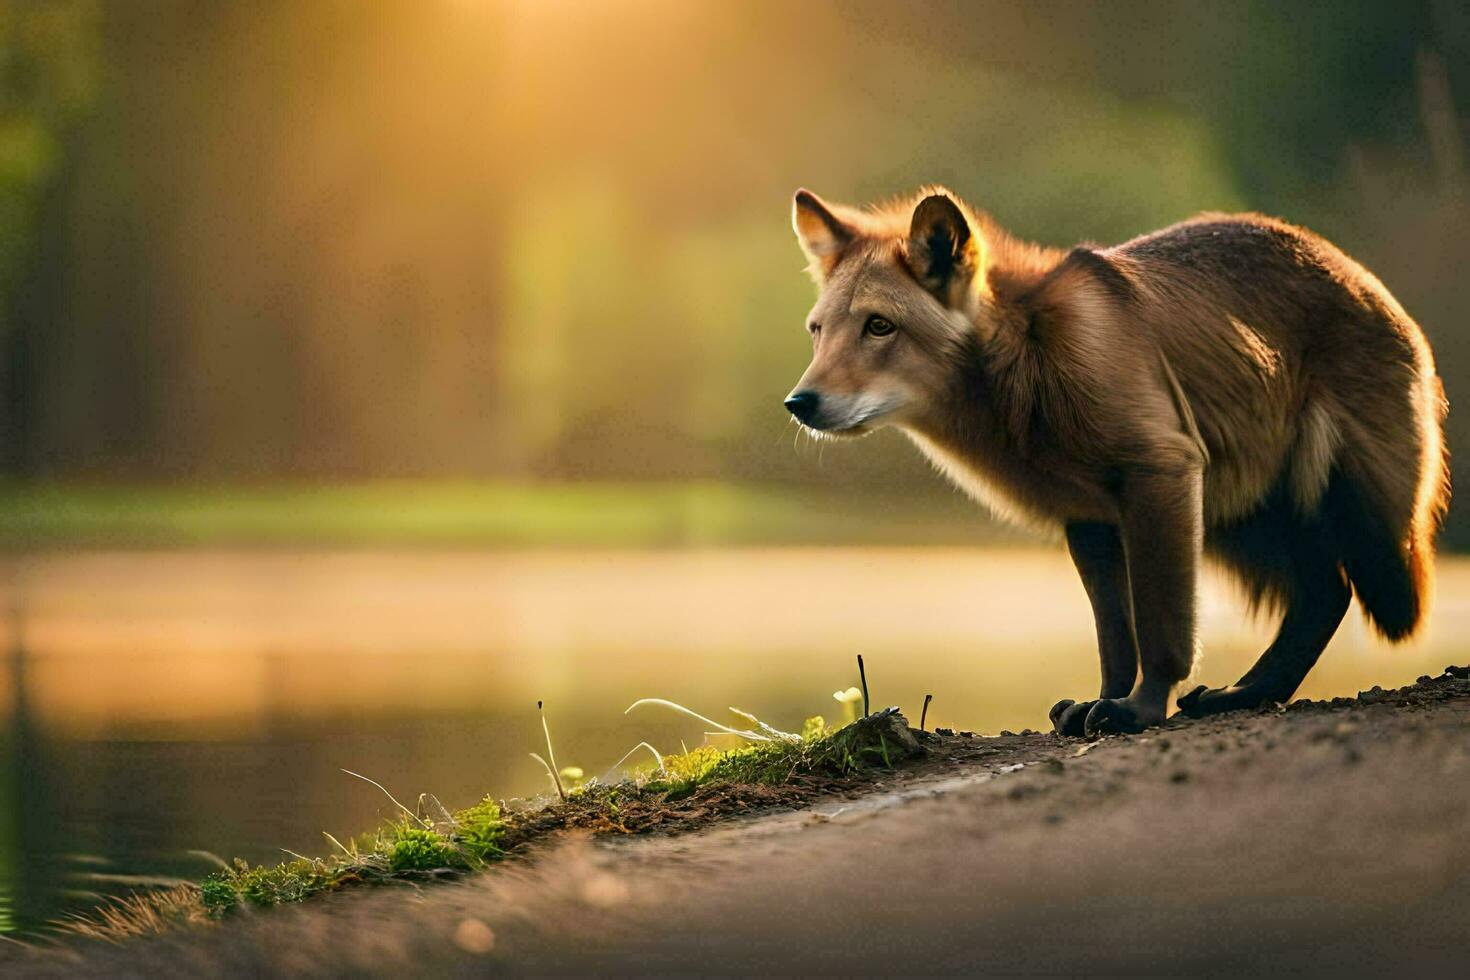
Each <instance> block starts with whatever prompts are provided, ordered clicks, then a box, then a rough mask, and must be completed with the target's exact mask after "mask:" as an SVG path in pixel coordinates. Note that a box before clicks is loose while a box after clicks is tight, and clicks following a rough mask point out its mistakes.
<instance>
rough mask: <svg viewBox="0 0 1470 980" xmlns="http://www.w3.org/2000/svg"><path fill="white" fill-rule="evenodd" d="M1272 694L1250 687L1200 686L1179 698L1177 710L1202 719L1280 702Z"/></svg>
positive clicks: (1261, 688) (1260, 688)
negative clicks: (1207, 716)
mask: <svg viewBox="0 0 1470 980" xmlns="http://www.w3.org/2000/svg"><path fill="white" fill-rule="evenodd" d="M1272 693H1273V692H1271V691H1268V690H1266V689H1265V688H1263V687H1255V686H1252V685H1245V686H1244V687H1242V686H1240V685H1236V686H1234V687H1214V688H1211V687H1204V686H1203V685H1201V686H1200V687H1197V688H1195V689H1194V690H1193V691H1190V692H1189V693H1188V694H1185V695H1183V696H1182V697H1180V698H1179V701H1178V705H1179V710H1180V711H1182V712H1184V713H1185V714H1186V715H1188V716H1189V717H1191V718H1203V717H1205V716H1206V715H1218V714H1222V713H1224V712H1226V711H1241V710H1244V709H1247V708H1259V707H1260V706H1261V705H1263V704H1271V703H1273V702H1274V701H1277V700H1282V699H1279V698H1275V697H1273V696H1272Z"/></svg>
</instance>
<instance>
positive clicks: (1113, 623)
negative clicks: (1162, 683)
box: [1051, 522, 1138, 736]
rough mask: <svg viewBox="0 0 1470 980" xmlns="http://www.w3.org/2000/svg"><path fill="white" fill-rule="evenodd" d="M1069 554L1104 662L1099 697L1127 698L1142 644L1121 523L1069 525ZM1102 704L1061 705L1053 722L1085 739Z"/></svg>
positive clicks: (1067, 702) (1065, 732)
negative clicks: (1088, 725) (1086, 724)
mask: <svg viewBox="0 0 1470 980" xmlns="http://www.w3.org/2000/svg"><path fill="white" fill-rule="evenodd" d="M1067 551H1068V552H1070V553H1071V555H1072V563H1073V564H1074V565H1076V566H1077V574H1078V576H1080V577H1081V579H1082V587H1083V589H1085V590H1086V592H1087V598H1088V600H1089V601H1090V602H1091V603H1092V617H1093V620H1094V622H1095V623H1096V625H1097V653H1098V659H1099V660H1100V661H1101V663H1102V690H1101V692H1100V693H1099V694H1098V697H1099V698H1124V697H1127V696H1128V694H1129V693H1130V692H1131V691H1132V690H1133V684H1134V682H1135V681H1136V680H1137V679H1138V640H1137V638H1136V637H1135V635H1134V631H1133V595H1132V591H1131V590H1130V589H1129V587H1128V560H1127V557H1126V556H1125V554H1124V551H1123V536H1122V532H1121V531H1120V530H1119V528H1118V526H1117V525H1116V524H1103V523H1095V522H1074V523H1071V524H1068V525H1067ZM1095 704H1097V701H1073V700H1071V699H1070V698H1068V699H1066V700H1063V701H1058V702H1057V703H1056V705H1055V706H1054V707H1053V708H1052V709H1051V723H1052V727H1054V728H1055V729H1056V731H1057V734H1059V735H1072V736H1077V735H1082V734H1084V728H1083V723H1084V722H1085V721H1086V720H1087V713H1088V712H1089V711H1091V710H1092V706H1093V705H1095Z"/></svg>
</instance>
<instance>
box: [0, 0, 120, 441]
mask: <svg viewBox="0 0 1470 980" xmlns="http://www.w3.org/2000/svg"><path fill="white" fill-rule="evenodd" d="M99 22H100V15H99V9H98V6H97V3H96V2H94V0H0V460H3V461H4V462H5V463H6V464H7V465H8V467H9V468H12V469H24V468H25V467H26V466H27V462H28V459H29V442H30V432H29V428H28V424H27V419H28V418H29V417H30V413H31V408H32V406H31V392H30V388H29V385H30V381H31V372H30V367H29V365H30V359H31V354H32V351H33V350H34V348H35V344H36V342H37V338H36V337H35V336H34V331H35V330H36V329H40V327H41V322H40V321H39V320H37V319H36V318H34V317H32V316H28V315H26V313H25V312H24V311H23V310H22V304H23V300H22V299H21V296H22V293H23V292H24V288H25V285H26V284H27V283H28V281H31V280H34V279H35V278H36V277H38V276H39V275H41V274H42V270H41V268H40V267H39V265H40V264H39V262H38V257H39V254H40V248H39V240H40V238H41V235H42V228H41V215H42V212H43V208H44V204H45V200H46V197H47V195H48V194H50V193H52V192H54V191H55V189H56V188H57V187H58V186H59V185H60V180H59V174H60V173H61V171H62V169H63V167H64V166H65V165H66V160H67V156H68V151H69V149H70V146H71V138H72V136H73V134H74V132H75V128H76V124H77V122H78V120H79V119H80V118H81V117H82V115H83V114H84V113H85V112H86V111H87V110H88V109H89V108H90V107H91V106H92V104H93V102H94V100H95V96H96V92H97V86H98V67H99V66H98V50H97V47H98V40H99V32H98V26H99Z"/></svg>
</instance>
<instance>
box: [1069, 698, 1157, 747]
mask: <svg viewBox="0 0 1470 980" xmlns="http://www.w3.org/2000/svg"><path fill="white" fill-rule="evenodd" d="M1161 721H1163V718H1161V717H1160V718H1148V717H1145V716H1144V715H1143V714H1142V713H1141V712H1140V711H1139V710H1138V708H1137V706H1135V705H1134V704H1133V703H1132V699H1130V698H1103V699H1102V700H1100V701H1097V702H1095V703H1094V704H1093V706H1092V708H1091V709H1089V710H1088V712H1087V716H1086V717H1085V718H1084V719H1083V721H1082V734H1083V735H1085V736H1086V737H1088V738H1100V737H1102V736H1103V735H1136V734H1137V733H1139V732H1141V731H1143V730H1144V729H1145V728H1148V727H1150V726H1151V725H1157V724H1158V723H1159V722H1161Z"/></svg>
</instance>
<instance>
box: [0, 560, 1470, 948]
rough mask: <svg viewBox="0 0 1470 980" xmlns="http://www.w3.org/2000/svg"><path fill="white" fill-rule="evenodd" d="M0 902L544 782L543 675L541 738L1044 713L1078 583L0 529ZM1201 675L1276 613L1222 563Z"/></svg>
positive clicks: (1075, 630)
mask: <svg viewBox="0 0 1470 980" xmlns="http://www.w3.org/2000/svg"><path fill="white" fill-rule="evenodd" d="M0 567H3V571H4V576H3V578H0V599H3V605H0V608H3V609H6V610H10V613H9V615H8V617H7V618H6V620H5V624H4V625H5V632H4V637H3V639H4V646H3V647H0V649H3V650H4V651H8V653H6V654H5V655H4V656H3V659H0V667H3V669H0V764H3V768H0V931H6V932H12V933H15V932H24V931H27V930H34V929H36V928H37V927H39V926H41V925H42V924H43V923H45V922H46V921H48V920H51V919H54V918H55V917H56V916H58V915H62V914H64V913H66V912H69V911H76V910H79V909H84V908H86V907H88V906H89V905H91V904H93V903H95V902H96V901H97V900H98V897H99V896H102V895H109V894H118V893H121V892H126V891H128V890H130V889H133V888H137V887H146V886H148V885H149V884H152V883H162V882H167V881H170V880H175V879H197V878H198V877H199V876H201V875H202V874H204V873H206V872H207V871H208V870H209V868H210V867H211V858H210V857H209V856H207V854H206V853H204V852H208V854H213V855H218V856H222V857H226V858H229V857H234V856H240V857H244V858H246V859H247V860H250V861H276V860H279V859H280V858H282V857H283V856H284V855H283V852H282V850H281V849H282V848H289V849H291V850H295V851H300V852H302V853H307V854H311V853H322V852H324V851H325V850H326V849H327V848H328V845H327V843H326V841H325V839H324V838H323V837H322V831H330V832H331V833H333V834H335V835H337V836H338V837H342V836H343V835H344V834H351V833H355V832H358V831H360V830H364V829H368V828H370V827H372V826H374V825H375V824H376V823H377V822H378V821H379V820H381V819H382V818H383V817H385V816H387V815H389V813H390V812H391V806H390V805H389V804H388V803H387V801H386V800H385V799H384V798H383V797H382V795H381V794H380V793H379V792H378V791H377V790H375V789H374V788H372V787H371V786H368V785H367V784H365V783H363V782H360V781H358V780H356V779H353V778H351V777H349V776H347V775H344V774H343V773H342V772H341V770H342V769H350V770H353V771H356V772H360V773H364V774H366V775H369V776H371V777H372V778H374V779H376V780H378V781H379V782H381V783H383V784H384V785H385V786H387V787H388V788H389V789H390V790H391V791H392V792H393V793H394V795H396V796H398V797H399V798H400V799H404V800H410V799H414V798H416V797H417V794H419V793H420V792H431V793H434V794H436V795H437V796H439V797H440V798H441V799H442V800H443V801H444V802H445V803H447V804H449V805H451V806H455V805H464V804H468V803H470V802H473V801H474V800H475V799H477V798H479V796H481V795H483V794H484V793H486V792H491V793H493V794H495V795H496V796H501V797H509V796H520V795H531V794H536V793H541V792H544V791H545V790H546V788H547V787H546V782H545V776H544V774H543V773H542V772H541V771H540V770H539V767H538V766H537V764H536V763H535V762H534V761H532V760H531V759H530V758H529V756H528V753H529V752H531V751H539V750H540V749H541V748H542V745H541V741H540V739H541V730H540V726H539V723H538V722H537V719H536V710H535V702H536V701H537V699H545V701H546V703H547V710H548V717H549V719H550V722H551V725H552V730H553V733H554V734H555V736H556V752H557V756H558V761H559V762H560V763H561V764H562V765H577V766H581V767H582V768H584V769H585V770H586V771H587V772H589V773H591V774H600V773H601V772H602V771H603V770H604V769H605V768H606V767H608V766H610V765H611V764H612V763H613V762H614V761H615V760H617V759H618V758H619V757H620V756H621V755H622V754H623V753H624V752H625V751H627V749H629V748H630V747H632V746H633V745H634V744H636V743H637V742H639V741H641V740H643V739H647V740H649V741H651V742H652V743H653V744H654V745H656V746H658V747H659V748H660V749H661V750H674V749H677V748H679V746H680V745H681V744H688V745H693V744H696V743H697V742H698V741H700V740H701V738H702V733H701V728H702V726H701V725H699V724H698V723H697V722H692V721H688V720H686V719H680V718H677V717H674V716H671V715H669V714H666V713H661V712H659V711H657V710H654V709H643V710H640V711H639V712H636V713H634V714H632V715H625V714H624V713H623V711H624V708H626V707H627V706H628V705H629V704H631V703H632V702H633V701H634V700H635V699H637V698H640V697H648V696H658V697H666V698H670V699H673V700H676V701H679V702H681V703H684V704H687V705H689V706H691V707H693V708H696V709H698V710H701V711H703V712H704V713H706V714H710V715H712V716H715V717H719V718H723V717H725V716H724V715H723V714H722V711H723V709H724V708H725V706H727V705H736V706H739V707H742V708H745V709H748V710H751V711H753V712H755V713H756V714H758V715H759V716H760V717H761V718H763V719H764V720H766V721H769V722H770V723H772V724H775V725H778V726H783V727H787V728H793V729H794V728H797V727H799V725H800V723H801V720H802V719H803V718H804V717H806V716H808V715H811V714H817V713H821V714H825V715H826V716H827V717H828V718H829V719H832V718H837V717H840V715H841V707H840V706H839V705H838V704H837V703H836V702H835V701H833V700H832V697H831V695H832V692H833V691H834V690H836V689H838V688H845V687H847V686H848V685H849V684H852V683H855V682H856V676H855V668H854V655H855V654H857V653H862V654H864V658H865V660H866V661H867V664H868V667H869V681H870V685H871V689H872V694H873V699H874V701H875V702H878V703H881V704H889V703H897V704H899V705H901V706H903V707H905V708H906V709H907V710H909V711H910V712H911V718H914V717H915V716H916V715H917V709H918V707H919V705H920V704H921V703H922V701H923V697H924V694H926V693H933V694H934V695H935V700H934V703H933V705H932V707H931V708H930V716H929V720H930V724H931V725H933V724H939V725H950V726H955V727H963V728H974V729H977V730H980V731H989V732H993V731H998V730H1000V729H1003V728H1010V729H1014V730H1019V729H1021V728H1025V727H1032V728H1044V727H1046V710H1047V708H1048V707H1050V705H1051V704H1052V703H1053V701H1055V700H1056V699H1057V698H1060V697H1064V696H1065V697H1078V696H1085V695H1087V694H1088V693H1089V692H1091V691H1093V689H1094V688H1095V686H1096V671H1097V666H1096V658H1095V655H1094V653H1093V639H1092V623H1091V614H1090V611H1089V609H1088V606H1087V602H1086V599H1085V597H1084V595H1083V593H1082V590H1081V587H1080V585H1078V583H1077V582H1076V579H1075V575H1074V573H1073V572H1072V570H1071V568H1070V565H1069V564H1068V562H1067V559H1066V557H1065V555H1063V554H1062V553H1061V552H1060V551H1058V550H1019V549H1016V550H989V551H985V550H974V551H947V550H939V549H924V550H903V549H892V550H887V549H833V550H820V549H786V550H782V549H775V550H713V551H698V550H682V551H644V552H632V551H629V552H615V551H585V552H577V551H555V552H524V553H517V552H486V553H466V552H452V553H427V552H365V551H351V552H337V553H302V552H283V551H240V552H223V551H220V552H131V553H130V552H99V553H56V554H48V555H41V556H27V557H9V558H5V559H3V560H0ZM1201 616H1202V627H1203V628H1202V632H1203V636H1204V645H1205V650H1206V656H1205V660H1204V663H1203V668H1202V679H1203V680H1207V681H1210V682H1212V683H1219V682H1222V681H1226V680H1233V679H1234V678H1235V677H1236V676H1238V675H1239V674H1240V673H1241V672H1242V671H1243V669H1244V668H1245V666H1247V665H1248V663H1249V662H1250V660H1251V659H1253V657H1254V655H1255V654H1256V653H1257V652H1258V651H1259V649H1260V648H1261V646H1262V645H1263V644H1264V643H1265V641H1266V640H1267V639H1268V638H1269V637H1268V632H1269V628H1268V626H1267V625H1264V624H1250V623H1248V622H1246V621H1245V620H1244V618H1243V616H1242V613H1241V607H1240V605H1239V603H1238V602H1237V601H1236V600H1235V598H1234V596H1233V594H1232V593H1231V591H1230V590H1229V588H1228V587H1227V586H1224V585H1222V583H1220V582H1218V581H1216V580H1213V579H1211V580H1209V581H1208V582H1207V588H1206V592H1205V596H1204V599H1203V602H1202V609H1201ZM1467 625H1470V564H1466V563H1462V562H1458V561H1454V562H1451V561H1445V562H1443V563H1442V565H1441V575H1440V591H1439V601H1438V605H1437V607H1436V613H1435V620H1434V621H1433V622H1432V623H1431V629H1430V630H1429V631H1428V634H1427V636H1426V637H1425V638H1424V639H1423V640H1421V641H1419V642H1417V643H1416V644H1414V645H1412V646H1410V647H1407V648H1402V649H1390V648H1387V647H1384V646H1382V645H1381V644H1379V643H1377V642H1376V641H1374V640H1373V639H1372V638H1371V636H1370V635H1369V634H1368V632H1367V630H1366V628H1365V627H1364V625H1363V624H1362V622H1361V619H1360V617H1359V616H1358V615H1357V613H1356V612H1353V613H1351V614H1350V617H1349V619H1348V621H1347V622H1345V623H1344V626H1343V629H1342V630H1341V631H1340V632H1339V635H1338V636H1337V638H1336V639H1335V640H1334V642H1333V647H1332V648H1330V649H1329V650H1328V652H1327V653H1326V654H1325V655H1324V657H1323V661H1322V663H1321V665H1320V666H1319V667H1318V669H1317V670H1316V671H1315V672H1314V673H1313V675H1312V677H1311V678H1309V680H1308V682H1307V684H1306V686H1305V687H1304V689H1303V691H1302V693H1303V695H1305V696H1311V697H1323V696H1333V695H1338V694H1353V693H1356V692H1357V691H1358V690H1360V689H1363V688H1366V687H1371V686H1372V685H1374V684H1381V685H1383V686H1385V687H1387V686H1392V685H1397V684H1402V683H1407V682H1410V681H1412V680H1413V679H1414V678H1415V677H1416V676H1418V675H1419V674H1423V673H1437V672H1438V671H1439V669H1440V668H1442V667H1443V666H1444V665H1445V664H1446V663H1449V662H1463V661H1464V660H1466V659H1467V657H1466V655H1465V652H1464V651H1465V646H1464V645H1463V644H1462V643H1461V642H1460V637H1461V636H1463V635H1464V633H1465V628H1466V626H1467Z"/></svg>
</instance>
